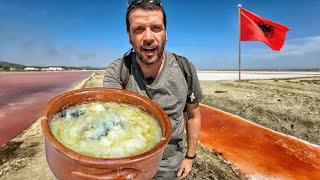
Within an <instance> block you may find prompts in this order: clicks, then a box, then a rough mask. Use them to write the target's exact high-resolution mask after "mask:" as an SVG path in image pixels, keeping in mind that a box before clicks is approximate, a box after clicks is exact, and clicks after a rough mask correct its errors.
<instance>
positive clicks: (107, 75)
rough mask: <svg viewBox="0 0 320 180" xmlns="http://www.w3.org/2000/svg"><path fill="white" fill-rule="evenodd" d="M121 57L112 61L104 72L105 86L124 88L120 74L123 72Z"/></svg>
mask: <svg viewBox="0 0 320 180" xmlns="http://www.w3.org/2000/svg"><path fill="white" fill-rule="evenodd" d="M121 61H122V60H121V59H118V60H116V61H114V62H112V63H111V64H110V65H109V66H108V67H107V69H106V70H105V72H104V77H103V86H104V87H107V88H117V89H122V85H121V80H120V74H121Z"/></svg>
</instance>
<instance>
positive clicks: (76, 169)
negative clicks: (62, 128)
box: [41, 88, 172, 179]
mask: <svg viewBox="0 0 320 180" xmlns="http://www.w3.org/2000/svg"><path fill="white" fill-rule="evenodd" d="M84 102H119V103H126V104H131V105H135V106H138V107H140V108H142V109H143V110H144V111H146V112H147V113H149V114H151V115H153V116H154V117H155V118H156V119H157V120H158V121H159V124H160V126H161V130H162V134H163V137H164V138H163V139H162V140H161V141H160V143H159V144H157V145H156V146H155V147H154V148H152V149H151V150H149V151H147V152H145V153H143V154H140V155H136V156H131V157H126V158H95V157H89V156H86V155H82V154H79V153H77V152H75V151H73V150H71V149H68V148H67V147H65V146H64V145H62V144H61V143H60V142H59V141H58V140H57V139H56V138H55V137H54V136H53V135H52V133H51V131H50V128H49V124H50V121H51V119H52V117H53V116H54V115H55V114H56V113H57V112H59V111H61V110H62V109H64V108H67V107H69V106H73V105H76V104H82V103H84ZM43 115H44V117H46V118H45V119H43V120H42V121H41V126H42V129H43V133H44V137H45V150H46V158H47V161H48V164H49V167H50V169H51V171H52V172H53V174H54V175H55V176H56V178H57V179H151V178H152V177H153V176H154V175H155V173H156V172H157V169H158V166H159V162H160V160H161V158H162V154H163V150H164V147H165V146H166V145H167V143H168V141H169V139H170V137H171V133H172V127H171V122H170V120H169V119H168V117H167V115H166V113H165V112H164V111H163V110H162V108H161V107H160V106H159V105H157V104H156V103H154V102H153V101H151V100H150V99H148V98H146V97H144V96H141V95H138V94H135V93H132V92H129V91H126V90H119V89H106V88H90V89H80V90H74V91H69V92H66V93H63V94H60V95H58V96H56V97H55V98H53V99H52V100H51V101H50V102H49V103H48V104H47V106H46V108H45V110H44V113H43Z"/></svg>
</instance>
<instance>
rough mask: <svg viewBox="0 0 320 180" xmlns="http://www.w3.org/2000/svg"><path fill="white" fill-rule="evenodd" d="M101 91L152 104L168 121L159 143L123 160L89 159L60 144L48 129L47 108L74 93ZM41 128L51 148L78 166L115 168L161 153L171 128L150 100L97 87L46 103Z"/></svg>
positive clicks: (129, 93) (118, 90)
mask: <svg viewBox="0 0 320 180" xmlns="http://www.w3.org/2000/svg"><path fill="white" fill-rule="evenodd" d="M101 91H112V92H117V93H122V94H123V95H134V96H135V97H136V98H138V99H139V100H141V101H146V102H148V103H151V104H153V106H154V107H155V108H156V109H157V110H158V111H160V112H161V116H164V117H166V119H168V121H167V122H165V126H167V127H168V126H169V128H166V129H164V135H163V137H162V139H161V141H160V142H159V143H158V144H157V145H156V146H155V147H153V148H151V149H150V150H148V151H147V152H144V153H142V154H138V155H135V156H129V157H123V158H97V157H91V156H87V155H84V154H80V153H78V152H75V151H73V150H71V149H69V148H67V147H66V146H64V145H63V144H62V143H60V142H59V141H58V140H57V139H56V138H55V137H54V136H53V134H52V133H51V130H50V127H49V122H48V118H47V114H48V112H49V106H50V104H53V103H54V102H56V101H58V100H59V99H61V98H63V97H66V96H70V95H72V94H76V93H85V92H101ZM86 102H97V101H90V100H89V101H86ZM41 126H42V129H43V133H44V136H45V138H47V139H48V140H49V142H51V144H52V146H53V147H55V148H56V149H57V150H58V151H60V152H61V153H63V154H65V155H66V156H68V157H69V158H71V159H73V160H75V161H78V162H79V163H80V164H90V165H93V164H95V165H112V166H117V165H120V164H131V163H135V162H138V161H142V160H144V159H147V158H149V157H152V156H155V155H156V154H158V153H161V149H162V147H163V146H165V145H166V144H167V143H168V142H169V139H170V137H171V134H172V127H171V122H170V120H169V118H168V116H167V114H166V113H165V112H164V110H163V109H162V108H161V107H160V106H159V105H158V104H157V103H155V102H153V101H152V100H150V99H149V98H147V97H145V96H142V95H140V94H137V93H134V92H131V91H127V90H124V89H115V88H104V87H98V88H84V89H78V90H71V91H68V92H64V93H61V94H59V95H57V96H56V97H54V98H53V99H51V100H50V101H49V102H48V103H47V106H46V108H45V110H44V112H43V119H42V120H41Z"/></svg>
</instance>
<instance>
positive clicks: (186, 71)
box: [172, 53, 193, 97]
mask: <svg viewBox="0 0 320 180" xmlns="http://www.w3.org/2000/svg"><path fill="white" fill-rule="evenodd" d="M172 54H173V56H174V57H175V58H176V60H177V62H178V64H179V67H180V70H181V71H182V73H183V75H184V78H185V80H186V81H187V84H188V97H189V96H190V95H191V94H192V84H193V83H192V75H191V66H190V62H189V60H188V59H187V58H185V57H183V56H179V55H176V54H174V53H172Z"/></svg>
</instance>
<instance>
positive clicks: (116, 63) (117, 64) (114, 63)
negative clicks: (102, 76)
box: [107, 58, 122, 68]
mask: <svg viewBox="0 0 320 180" xmlns="http://www.w3.org/2000/svg"><path fill="white" fill-rule="evenodd" d="M121 65H122V58H119V59H116V60H114V61H112V62H111V63H110V64H109V65H108V66H107V68H110V67H112V68H116V67H118V68H120V67H121Z"/></svg>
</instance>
